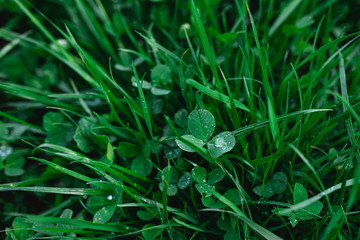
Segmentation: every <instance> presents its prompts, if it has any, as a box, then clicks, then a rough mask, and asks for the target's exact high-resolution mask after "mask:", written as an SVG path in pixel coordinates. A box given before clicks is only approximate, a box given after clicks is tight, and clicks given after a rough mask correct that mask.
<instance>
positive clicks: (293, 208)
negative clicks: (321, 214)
mask: <svg viewBox="0 0 360 240" xmlns="http://www.w3.org/2000/svg"><path fill="white" fill-rule="evenodd" d="M359 184H360V182H359V179H355V178H352V179H349V180H347V181H346V183H345V186H346V187H350V186H356V185H359ZM341 187H342V183H339V184H336V185H334V186H332V187H330V188H328V189H326V190H324V191H322V192H320V193H318V194H316V195H315V196H313V197H311V198H309V199H307V200H304V201H302V202H299V203H297V204H295V205H292V206H291V207H289V208H286V209H283V210H281V211H279V213H280V214H282V215H285V214H288V213H291V212H293V211H296V210H298V209H303V208H305V207H307V206H309V205H310V204H312V203H314V202H316V201H318V200H320V199H321V198H323V197H325V196H327V195H329V194H331V193H333V192H335V191H337V190H339V189H341Z"/></svg>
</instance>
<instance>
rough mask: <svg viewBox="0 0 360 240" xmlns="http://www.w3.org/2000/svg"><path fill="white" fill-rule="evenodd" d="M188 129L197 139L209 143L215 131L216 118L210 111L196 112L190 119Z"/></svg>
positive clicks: (192, 113) (200, 110)
mask: <svg viewBox="0 0 360 240" xmlns="http://www.w3.org/2000/svg"><path fill="white" fill-rule="evenodd" d="M188 129H189V131H190V133H191V134H192V135H194V136H195V137H196V138H199V139H201V140H204V141H207V140H208V139H209V138H210V137H211V135H212V134H213V132H214V130H215V118H214V116H213V115H212V114H211V112H209V111H208V110H205V109H199V110H194V111H192V112H191V113H190V115H189V117H188Z"/></svg>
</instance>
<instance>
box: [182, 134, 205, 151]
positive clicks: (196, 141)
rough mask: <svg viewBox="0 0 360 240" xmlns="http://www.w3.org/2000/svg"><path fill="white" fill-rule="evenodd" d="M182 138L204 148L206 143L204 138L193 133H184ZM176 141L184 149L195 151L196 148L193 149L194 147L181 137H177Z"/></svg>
mask: <svg viewBox="0 0 360 240" xmlns="http://www.w3.org/2000/svg"><path fill="white" fill-rule="evenodd" d="M182 138H184V139H186V140H188V141H189V142H191V143H192V144H194V145H195V146H197V147H199V148H202V147H203V146H204V145H205V142H204V141H203V140H201V139H198V138H196V137H194V136H193V135H184V136H182ZM175 142H176V144H177V145H178V147H179V148H181V149H182V150H183V151H186V152H195V150H194V149H192V147H190V146H188V145H187V144H186V143H185V142H183V141H182V140H181V139H178V138H176V139H175Z"/></svg>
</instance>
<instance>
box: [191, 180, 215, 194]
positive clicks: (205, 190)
mask: <svg viewBox="0 0 360 240" xmlns="http://www.w3.org/2000/svg"><path fill="white" fill-rule="evenodd" d="M195 187H196V189H197V190H198V191H199V193H200V194H201V195H202V196H204V197H210V196H211V195H212V192H211V191H210V190H209V189H213V190H215V186H213V185H210V184H207V183H202V184H199V183H197V184H195Z"/></svg>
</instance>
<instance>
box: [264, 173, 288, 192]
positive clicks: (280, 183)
mask: <svg viewBox="0 0 360 240" xmlns="http://www.w3.org/2000/svg"><path fill="white" fill-rule="evenodd" d="M287 184H288V179H287V177H286V175H285V173H283V172H276V173H274V175H272V177H271V178H270V180H269V182H268V183H267V185H268V186H269V187H271V188H272V190H273V191H274V193H276V194H280V193H283V192H284V191H285V190H286V187H287Z"/></svg>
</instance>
